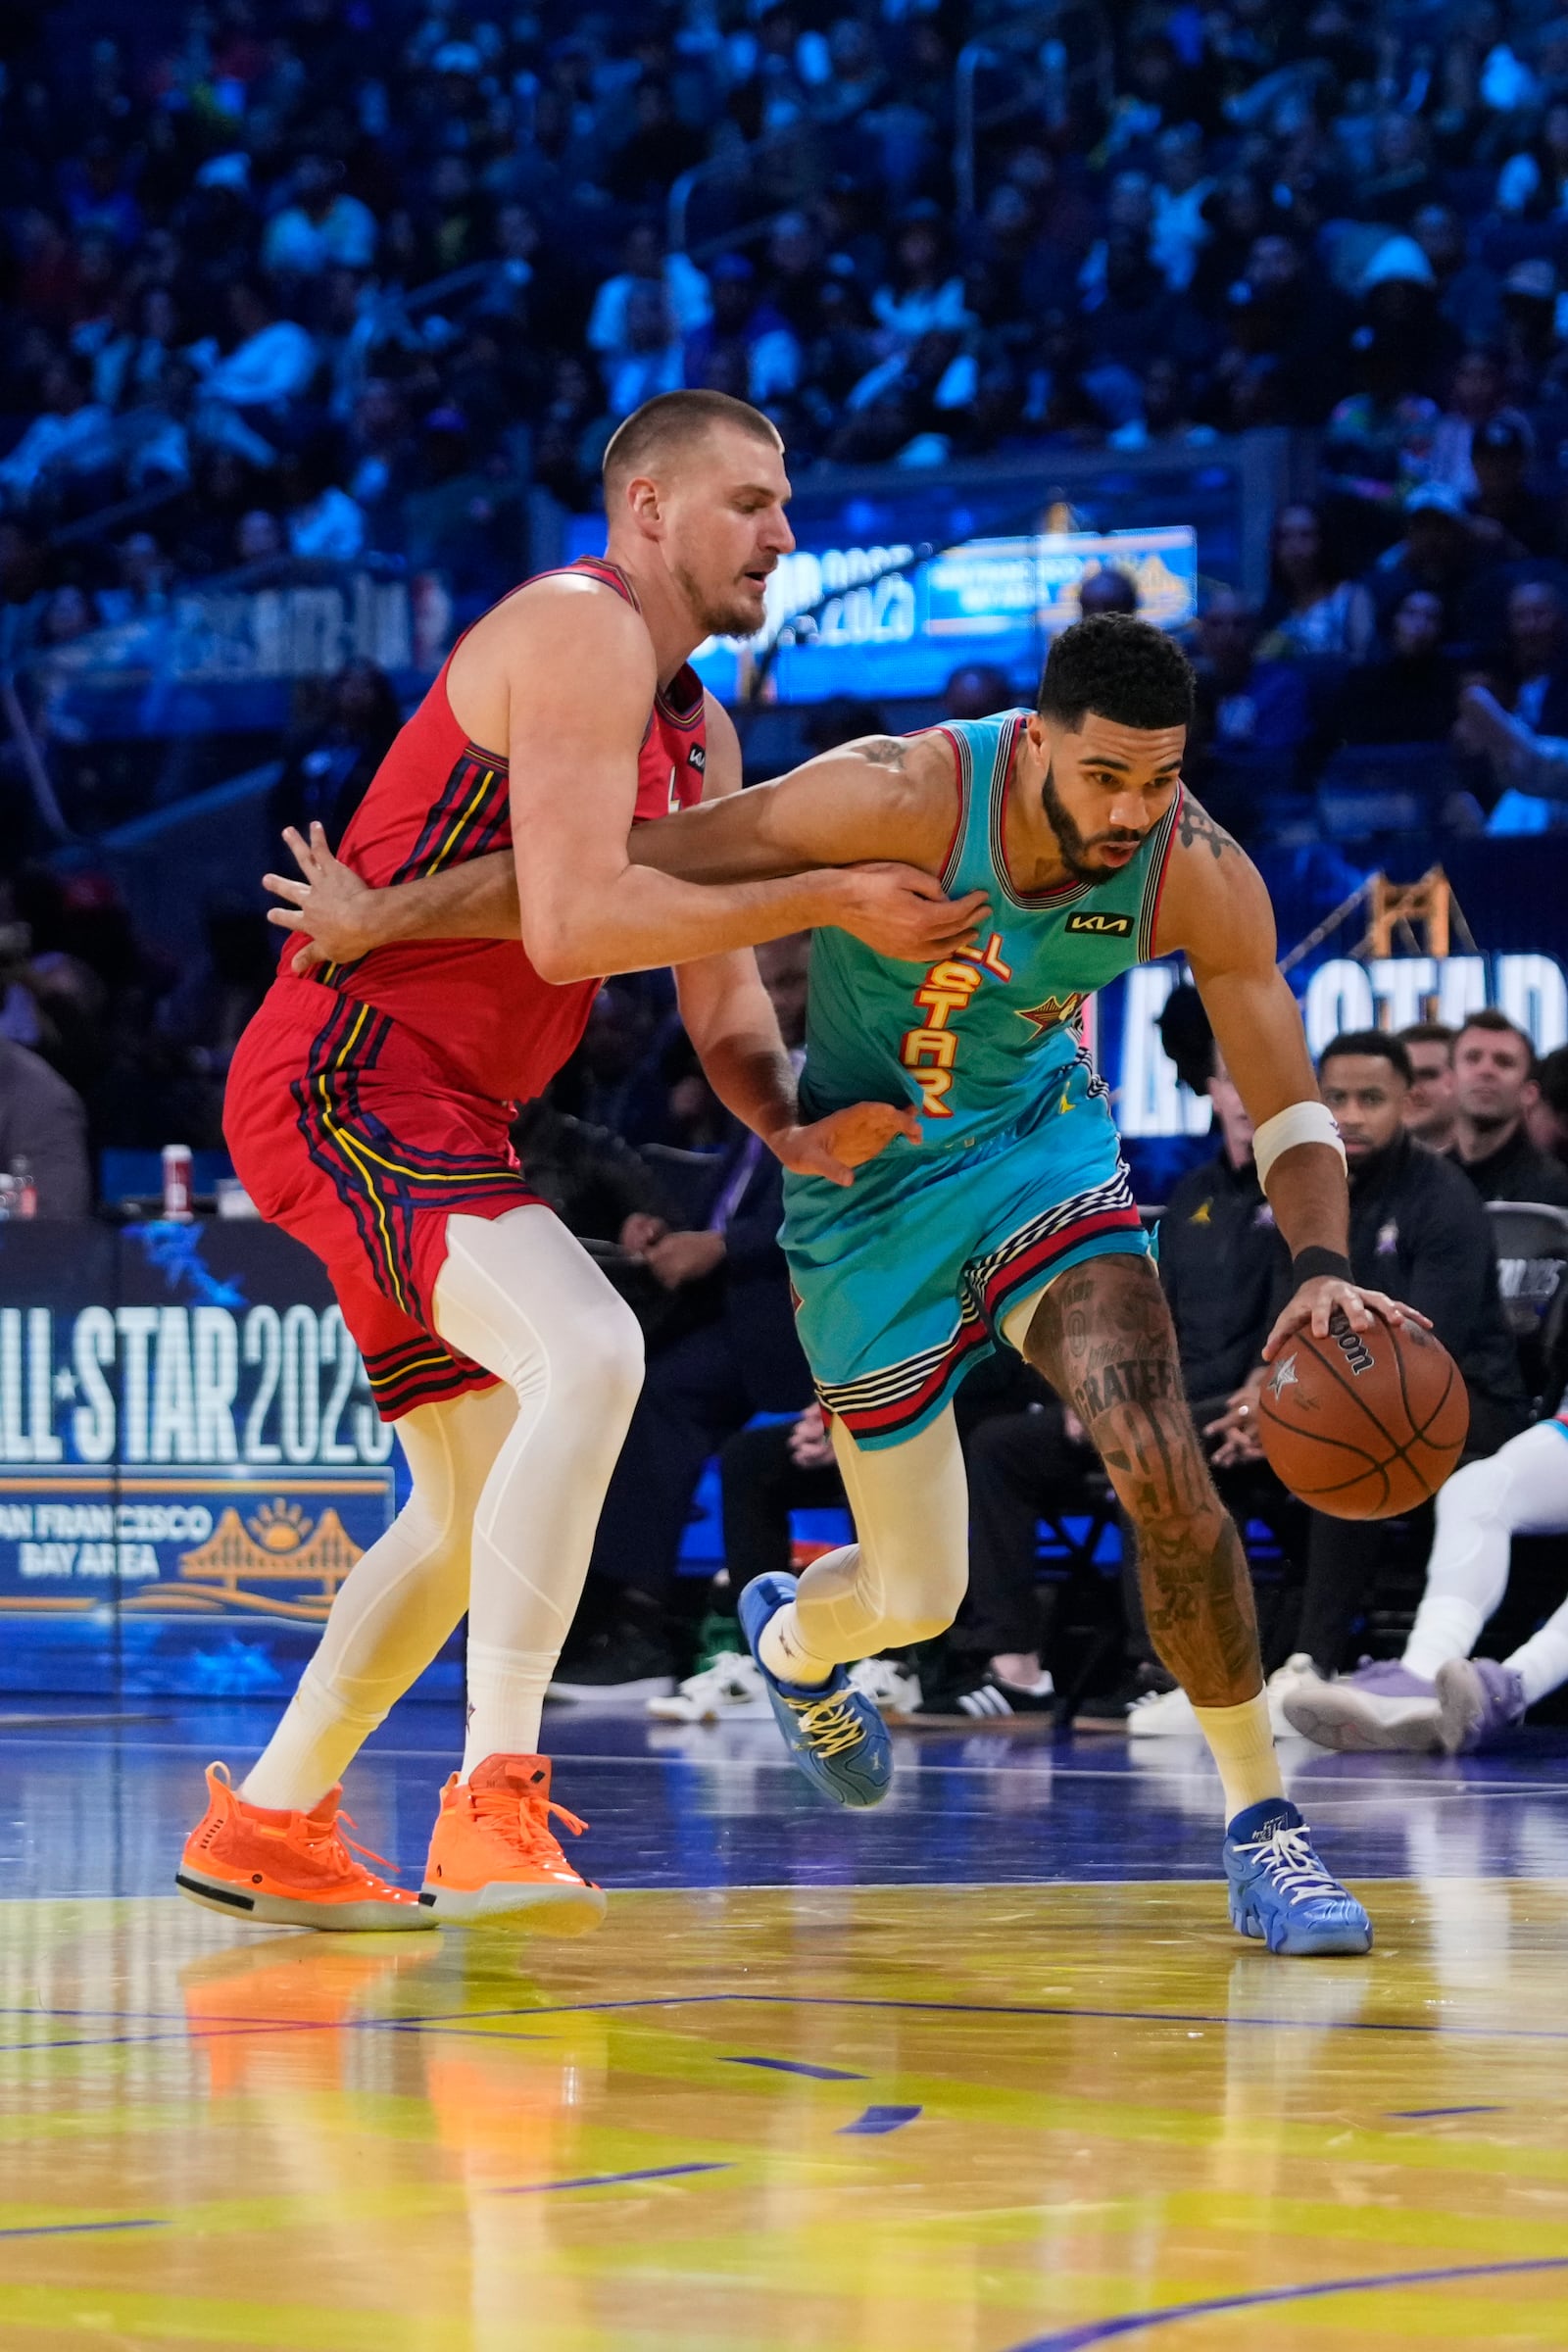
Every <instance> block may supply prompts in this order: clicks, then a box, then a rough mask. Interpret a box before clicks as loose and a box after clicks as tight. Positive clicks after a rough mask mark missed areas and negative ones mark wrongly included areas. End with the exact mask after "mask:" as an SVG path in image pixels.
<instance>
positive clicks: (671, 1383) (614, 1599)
mask: <svg viewBox="0 0 1568 2352" xmlns="http://www.w3.org/2000/svg"><path fill="white" fill-rule="evenodd" d="M808 945H809V943H808V941H807V939H806V937H805V936H804V935H802V936H799V937H797V938H794V939H781V940H775V941H774V942H773V943H772V944H771V945H770V946H768V947H764V948H760V949H759V951H758V962H759V964H760V968H761V973H762V979H763V983H764V985H765V986H766V988H767V992H768V994H769V996H770V997H771V998H772V1000H773V1005H774V1008H775V1010H776V1011H777V1013H778V1017H779V1027H780V1030H781V1032H782V1034H783V1037H784V1042H785V1044H786V1045H787V1046H789V1047H791V1048H795V1047H798V1046H799V1045H800V1043H801V1041H802V1039H803V1037H804V1034H805V1022H806V971H807V955H808ZM783 1214H784V1211H783V1187H782V1171H781V1169H780V1167H779V1164H778V1162H777V1160H776V1159H775V1158H774V1157H773V1155H772V1153H771V1152H768V1151H767V1150H766V1149H765V1148H764V1146H763V1145H762V1144H761V1142H760V1139H759V1138H758V1137H756V1136H754V1135H752V1134H750V1133H749V1132H747V1131H744V1130H743V1131H742V1133H741V1135H740V1136H739V1138H738V1139H737V1140H736V1142H735V1143H734V1144H733V1145H732V1147H731V1149H730V1150H729V1152H726V1153H725V1154H724V1156H723V1157H722V1159H721V1160H720V1162H719V1166H718V1171H717V1183H716V1187H715V1190H714V1194H713V1201H712V1206H711V1209H710V1211H709V1216H708V1222H707V1225H706V1226H705V1227H704V1228H703V1230H702V1231H700V1232H690V1233H678V1232H671V1231H669V1230H668V1229H667V1228H666V1227H665V1226H664V1225H663V1223H662V1220H661V1219H659V1218H656V1217H648V1218H646V1219H645V1220H643V1222H642V1223H641V1225H639V1226H634V1227H633V1230H632V1233H631V1235H630V1236H629V1237H628V1236H627V1234H626V1229H625V1228H624V1227H623V1228H622V1239H623V1241H624V1240H626V1239H628V1238H629V1239H630V1240H632V1241H634V1242H635V1243H636V1244H637V1247H638V1249H639V1251H640V1254H641V1255H642V1256H643V1258H644V1259H645V1260H646V1262H647V1264H648V1266H649V1268H650V1269H651V1271H652V1273H653V1274H654V1277H655V1279H656V1280H657V1281H658V1282H659V1283H660V1284H662V1286H663V1288H664V1289H665V1290H666V1291H667V1292H669V1293H670V1294H671V1295H672V1299H673V1301H674V1302H675V1303H676V1304H677V1306H678V1308H679V1310H680V1311H679V1314H678V1318H677V1319H676V1321H675V1322H674V1324H673V1326H672V1328H671V1329H670V1331H669V1332H668V1334H667V1335H666V1334H665V1333H663V1332H661V1333H660V1334H659V1335H658V1336H657V1337H656V1338H655V1339H654V1340H653V1341H652V1342H651V1344H650V1348H649V1354H648V1374H647V1378H646V1380H645V1382H644V1385H643V1393H642V1396H641V1397H639V1399H638V1403H637V1409H636V1411H635V1412H634V1413H633V1415H632V1421H631V1428H630V1429H629V1431H628V1432H627V1436H626V1443H625V1445H624V1446H623V1447H622V1449H621V1455H620V1459H619V1461H618V1462H617V1463H616V1465H615V1474H614V1476H613V1479H612V1480H611V1482H610V1492H609V1494H608V1495H606V1497H605V1507H604V1511H603V1513H602V1515H601V1517H600V1521H599V1534H598V1537H597V1539H596V1541H595V1544H594V1555H593V1562H592V1569H591V1573H590V1578H589V1591H590V1594H591V1597H592V1602H593V1604H595V1605H597V1606H598V1607H599V1608H600V1609H601V1610H603V1609H604V1608H605V1606H606V1604H607V1603H608V1604H609V1605H608V1622H607V1623H605V1624H603V1625H601V1626H600V1627H599V1629H598V1630H597V1631H596V1632H594V1633H593V1634H591V1635H590V1636H589V1637H588V1638H587V1640H586V1641H585V1642H576V1643H574V1645H573V1646H574V1649H575V1655H574V1656H571V1657H569V1658H568V1659H567V1660H564V1662H563V1666H562V1671H561V1673H560V1675H559V1676H558V1677H557V1681H556V1684H555V1686H554V1687H555V1689H556V1690H557V1691H558V1692H560V1693H562V1694H563V1695H567V1696H569V1695H574V1694H577V1695H588V1696H595V1697H611V1696H619V1697H628V1696H647V1695H651V1694H652V1693H653V1692H654V1691H657V1690H662V1689H665V1688H667V1687H668V1684H669V1681H670V1678H671V1676H672V1674H673V1672H674V1669H675V1664H676V1660H675V1657H674V1654H673V1650H672V1647H671V1639H670V1636H671V1628H670V1624H669V1603H670V1598H671V1588H672V1585H673V1582H674V1577H675V1570H676V1563H677V1559H678V1556H679V1552H680V1541H681V1536H682V1534H683V1532H684V1530H685V1526H686V1521H687V1517H688V1514H689V1512H690V1510H691V1502H692V1496H693V1495H694V1494H695V1492H696V1489H697V1482H698V1480H699V1479H700V1478H701V1476H702V1473H703V1467H704V1464H705V1463H706V1462H707V1461H708V1459H709V1457H710V1455H711V1454H712V1453H714V1452H716V1451H717V1449H718V1447H719V1446H721V1445H722V1444H723V1443H724V1441H725V1439H726V1438H729V1437H732V1436H733V1435H734V1434H735V1432H736V1431H737V1430H739V1429H742V1428H744V1427H745V1425H746V1423H747V1422H748V1421H750V1420H751V1419H752V1417H753V1415H754V1414H756V1413H760V1412H772V1413H779V1412H790V1411H799V1410H800V1409H801V1408H802V1407H804V1406H805V1405H806V1403H807V1402H808V1400H809V1397H810V1394H811V1382H810V1375H809V1372H808V1371H807V1367H806V1358H805V1356H804V1355H803V1354H802V1352H801V1346H800V1342H799V1340H798V1339H797V1338H796V1336H795V1318H794V1313H793V1310H792V1307H791V1303H790V1287H789V1275H788V1272H787V1270H786V1267H785V1263H784V1252H783V1251H782V1250H781V1249H780V1248H779V1246H778V1229H779V1226H780V1225H781V1223H782V1222H783ZM607 1588H608V1589H609V1590H607Z"/></svg>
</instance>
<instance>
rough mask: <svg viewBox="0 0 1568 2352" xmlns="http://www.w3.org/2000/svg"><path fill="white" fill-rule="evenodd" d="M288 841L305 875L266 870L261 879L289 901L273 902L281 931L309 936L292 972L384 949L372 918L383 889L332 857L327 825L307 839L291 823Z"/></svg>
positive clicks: (275, 895) (271, 910)
mask: <svg viewBox="0 0 1568 2352" xmlns="http://www.w3.org/2000/svg"><path fill="white" fill-rule="evenodd" d="M283 839H284V840H285V841H286V842H287V843H288V846H289V848H290V849H291V850H292V851H293V853H294V862H295V863H296V865H297V866H298V867H299V869H300V872H301V873H302V874H303V875H304V877H305V879H304V880H303V881H302V882H296V881H294V880H292V879H291V878H290V876H289V875H287V874H264V875H263V876H262V881H263V883H264V885H265V886H266V888H267V889H268V890H270V892H271V894H272V896H273V898H275V899H287V901H288V902H289V904H288V906H287V907H269V908H268V912H267V919H268V921H269V922H270V923H275V924H276V925H277V927H278V929H279V930H280V931H299V932H303V933H305V934H306V935H307V936H306V937H305V939H304V940H303V942H302V944H301V946H300V947H299V948H298V949H297V950H296V952H295V954H294V956H293V958H292V960H291V962H290V966H289V968H290V970H291V971H295V972H298V973H299V974H300V975H301V976H302V977H303V976H304V975H305V974H306V973H308V972H312V971H314V970H315V968H316V966H317V965H318V964H319V963H353V962H354V961H355V960H356V958H357V957H359V956H368V954H369V952H370V950H371V949H372V948H374V947H379V946H380V944H381V943H380V936H379V932H378V930H377V927H376V925H375V923H374V921H373V919H372V918H373V916H374V914H375V911H376V907H375V902H376V901H377V900H378V899H379V898H380V896H381V893H380V892H379V891H377V890H372V889H371V887H370V885H369V883H368V882H362V881H361V879H360V877H359V875H358V874H357V873H355V871H354V869H353V867H352V866H347V865H343V864H341V863H340V862H339V860H338V859H337V858H334V857H333V855H332V853H331V851H330V850H329V849H328V847H327V842H326V833H325V830H324V828H323V827H322V826H320V825H316V824H313V825H312V827H311V838H310V840H309V841H307V840H306V839H305V838H304V836H303V835H302V834H300V833H297V832H296V831H295V829H294V827H293V826H292V825H285V826H284V827H283Z"/></svg>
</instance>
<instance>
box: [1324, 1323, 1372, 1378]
mask: <svg viewBox="0 0 1568 2352" xmlns="http://www.w3.org/2000/svg"><path fill="white" fill-rule="evenodd" d="M1329 1338H1330V1339H1331V1340H1332V1341H1333V1342H1334V1345H1335V1347H1336V1348H1338V1349H1339V1350H1340V1353H1341V1354H1342V1355H1343V1356H1344V1358H1345V1360H1346V1362H1347V1363H1348V1365H1349V1367H1350V1370H1351V1371H1352V1372H1354V1373H1355V1374H1356V1375H1357V1377H1359V1376H1360V1374H1361V1373H1363V1372H1370V1371H1371V1369H1372V1350H1371V1348H1369V1347H1368V1346H1367V1344H1366V1342H1365V1340H1364V1339H1363V1338H1362V1337H1361V1334H1360V1333H1359V1332H1358V1331H1352V1330H1351V1329H1350V1326H1349V1324H1348V1322H1347V1320H1346V1317H1345V1310H1344V1308H1343V1307H1338V1306H1337V1307H1336V1308H1335V1310H1334V1312H1333V1314H1332V1315H1331V1316H1330V1317H1329Z"/></svg>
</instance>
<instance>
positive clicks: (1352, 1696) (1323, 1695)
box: [1285, 1658, 1443, 1755]
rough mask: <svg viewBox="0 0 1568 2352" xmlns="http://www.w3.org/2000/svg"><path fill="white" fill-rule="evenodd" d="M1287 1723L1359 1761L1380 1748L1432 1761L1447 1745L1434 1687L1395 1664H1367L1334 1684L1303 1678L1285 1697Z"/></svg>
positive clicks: (1386, 1660) (1314, 1677)
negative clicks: (1444, 1743) (1420, 1756)
mask: <svg viewBox="0 0 1568 2352" xmlns="http://www.w3.org/2000/svg"><path fill="white" fill-rule="evenodd" d="M1285 1719H1286V1721H1287V1722H1288V1723H1289V1724H1290V1726H1291V1728H1292V1730H1293V1731H1298V1732H1301V1733H1303V1734H1304V1735H1305V1737H1306V1738H1307V1739H1308V1740H1316V1741H1317V1743H1318V1745H1319V1747H1337V1748H1340V1749H1341V1750H1343V1751H1345V1752H1348V1753H1350V1754H1356V1755H1360V1754H1364V1753H1368V1752H1370V1751H1373V1750H1376V1749H1380V1748H1393V1749H1396V1750H1397V1751H1399V1752H1401V1753H1403V1754H1406V1755H1433V1754H1436V1752H1437V1751H1438V1749H1439V1748H1440V1747H1441V1746H1442V1744H1443V1733H1442V1710H1441V1708H1440V1707H1439V1704H1438V1692H1437V1686H1436V1684H1434V1683H1428V1682H1423V1681H1422V1679H1421V1677H1420V1675H1418V1674H1412V1673H1411V1672H1410V1671H1409V1669H1408V1667H1405V1666H1401V1665H1400V1664H1399V1662H1398V1660H1397V1658H1380V1659H1378V1661H1377V1662H1376V1663H1375V1664H1374V1663H1373V1662H1372V1661H1371V1660H1370V1659H1367V1660H1365V1661H1364V1662H1363V1663H1362V1664H1361V1665H1359V1666H1358V1667H1357V1668H1356V1670H1355V1672H1354V1673H1353V1674H1342V1675H1341V1676H1340V1677H1339V1679H1338V1681H1336V1682H1332V1683H1326V1682H1324V1681H1323V1680H1322V1678H1321V1676H1319V1675H1315V1674H1312V1675H1303V1676H1302V1677H1301V1679H1300V1681H1299V1683H1298V1684H1297V1685H1296V1686H1295V1688H1294V1689H1293V1690H1291V1691H1287V1693H1286V1696H1285Z"/></svg>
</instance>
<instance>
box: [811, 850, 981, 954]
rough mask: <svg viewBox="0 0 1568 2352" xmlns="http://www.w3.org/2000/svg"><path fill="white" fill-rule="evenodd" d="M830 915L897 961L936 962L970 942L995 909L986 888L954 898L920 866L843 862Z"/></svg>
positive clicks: (832, 888) (833, 888) (834, 885)
mask: <svg viewBox="0 0 1568 2352" xmlns="http://www.w3.org/2000/svg"><path fill="white" fill-rule="evenodd" d="M829 888H830V892H831V897H830V901H829V907H828V909H827V910H826V912H825V915H824V920H826V921H827V922H829V923H831V924H833V925H834V927H835V928H836V929H838V930H840V931H848V932H849V933H850V934H851V936H852V937H853V938H855V939H858V940H861V941H863V943H864V944H865V946H866V947H868V948H869V949H871V951H872V952H873V954H875V955H877V956H888V957H889V958H891V960H892V961H893V962H895V963H934V962H935V961H936V960H937V958H938V957H939V956H951V955H953V954H954V953H955V951H956V949H958V948H966V947H969V946H970V945H971V944H972V943H973V941H974V939H975V936H976V926H977V925H978V924H979V923H980V922H981V921H983V920H984V918H985V917H986V916H987V915H989V914H990V912H991V903H990V901H989V900H988V898H987V897H986V894H985V892H984V891H983V890H970V891H965V893H964V895H963V897H962V898H961V899H950V898H949V897H948V896H947V895H946V893H945V892H944V890H943V888H942V885H941V883H940V882H939V881H938V880H937V878H936V876H935V875H934V874H927V873H922V872H921V870H920V868H919V867H918V866H915V865H895V864H891V863H882V864H874V865H844V866H840V867H839V868H838V869H837V870H836V871H835V872H834V873H833V874H832V875H831V877H830V882H829Z"/></svg>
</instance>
